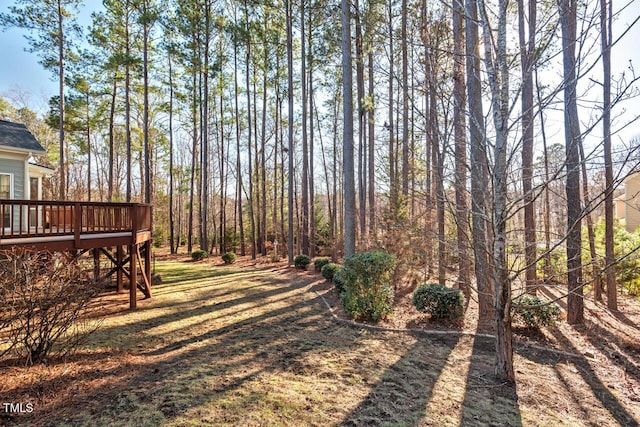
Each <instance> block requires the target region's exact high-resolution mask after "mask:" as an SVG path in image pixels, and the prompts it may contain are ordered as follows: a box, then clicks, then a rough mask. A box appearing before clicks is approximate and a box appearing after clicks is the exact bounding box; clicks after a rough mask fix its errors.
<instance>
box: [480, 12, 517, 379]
mask: <svg viewBox="0 0 640 427" xmlns="http://www.w3.org/2000/svg"><path fill="white" fill-rule="evenodd" d="M508 3H509V2H508V0H499V1H498V12H497V19H498V23H497V28H496V33H497V35H496V39H495V43H492V40H491V35H492V28H491V25H490V20H489V16H488V13H487V8H486V6H485V4H484V0H480V2H479V4H480V11H481V13H480V21H481V23H482V26H483V31H482V34H483V38H484V45H485V65H486V68H487V77H488V82H489V87H490V90H491V110H492V115H493V125H494V128H495V143H494V146H493V147H494V148H493V158H494V165H493V177H492V178H493V199H492V202H493V203H492V205H493V233H494V238H493V265H494V268H495V272H494V279H493V280H494V292H495V295H494V298H495V300H494V301H495V302H494V307H495V317H494V319H495V333H496V364H495V369H496V371H495V372H496V376H497V377H498V378H499V379H502V380H504V381H509V382H513V381H515V371H514V369H513V337H512V332H511V281H510V280H511V279H510V277H509V265H508V262H507V221H508V217H509V210H508V207H507V189H508V180H509V177H508V165H507V141H508V134H509V123H508V120H509V111H510V106H509V67H508V58H507V6H508ZM488 46H490V47H491V48H487V47H488Z"/></svg>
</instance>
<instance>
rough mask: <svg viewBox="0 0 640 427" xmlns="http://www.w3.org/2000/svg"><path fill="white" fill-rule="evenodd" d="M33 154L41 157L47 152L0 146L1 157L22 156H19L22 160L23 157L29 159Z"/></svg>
mask: <svg viewBox="0 0 640 427" xmlns="http://www.w3.org/2000/svg"><path fill="white" fill-rule="evenodd" d="M34 153H36V155H43V154H46V153H47V152H46V151H45V150H44V149H43V150H42V151H40V150H32V149H27V148H17V147H7V146H6V145H2V146H0V155H1V156H2V157H8V156H7V155H9V156H10V155H14V156H17V155H20V154H21V155H22V156H20V158H22V157H23V156H25V155H26V156H28V157H30V156H31V155H33V154H34Z"/></svg>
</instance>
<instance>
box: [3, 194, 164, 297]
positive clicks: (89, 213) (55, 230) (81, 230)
mask: <svg viewBox="0 0 640 427" xmlns="http://www.w3.org/2000/svg"><path fill="white" fill-rule="evenodd" d="M151 232H152V210H151V206H150V205H147V204H140V203H102V202H57V201H45V200H6V199H4V200H0V251H1V250H10V249H11V248H13V247H27V248H29V249H33V250H38V251H52V252H64V253H68V254H71V255H73V256H74V257H75V256H78V254H82V253H85V252H87V251H90V250H91V251H93V256H94V265H96V266H97V265H99V259H100V255H101V254H103V255H105V256H106V257H107V258H108V259H109V260H110V261H111V262H112V264H113V265H114V268H112V269H111V270H109V272H108V273H107V274H106V275H105V277H109V276H111V275H112V274H114V273H117V287H118V291H121V290H122V288H123V282H122V280H123V275H124V276H127V277H129V279H130V286H129V289H130V292H129V294H130V298H129V302H130V307H131V308H135V307H136V300H137V298H136V289H137V288H140V289H141V290H142V291H143V293H144V294H145V296H147V297H151V286H150V274H151V262H150V258H151ZM112 248H115V252H114V251H112V250H111V249H112ZM125 248H126V251H125ZM141 248H142V250H141ZM125 252H127V253H125ZM143 259H144V265H143V262H142V261H143ZM127 264H128V266H129V268H128V269H127V268H126V266H127ZM138 267H140V271H141V273H142V283H141V284H138V280H137V279H138V272H137V270H138ZM98 273H99V271H96V267H94V275H95V276H96V277H97V274H98Z"/></svg>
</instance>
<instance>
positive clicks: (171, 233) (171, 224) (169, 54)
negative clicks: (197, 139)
mask: <svg viewBox="0 0 640 427" xmlns="http://www.w3.org/2000/svg"><path fill="white" fill-rule="evenodd" d="M172 49H173V47H169V48H168V49H167V62H168V65H169V70H168V71H169V251H170V252H171V253H172V254H175V253H176V252H177V251H178V244H177V243H176V241H175V240H176V237H175V224H174V223H175V218H174V206H173V187H174V186H173V90H174V89H173V67H172V65H173V64H172V61H171V60H172V55H173V50H172ZM178 240H180V237H179V235H178ZM174 245H175V246H174ZM174 248H175V249H174Z"/></svg>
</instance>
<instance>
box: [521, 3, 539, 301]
mask: <svg viewBox="0 0 640 427" xmlns="http://www.w3.org/2000/svg"><path fill="white" fill-rule="evenodd" d="M527 3H528V5H529V7H528V14H527V15H528V16H527V18H528V20H527V21H528V26H527V28H526V29H525V1H524V0H522V1H519V2H518V30H519V31H518V35H519V41H520V68H521V72H522V96H521V99H522V116H521V120H522V192H523V202H524V241H525V245H524V251H525V255H524V258H525V264H526V266H525V272H526V273H525V276H526V290H527V292H528V293H530V294H534V295H535V293H536V285H537V283H536V282H537V278H536V223H535V206H534V199H535V197H534V194H533V191H532V176H533V67H534V64H535V54H536V45H535V37H536V3H537V2H536V0H529V1H528V2H527ZM527 32H528V38H527V37H526V33H527Z"/></svg>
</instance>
